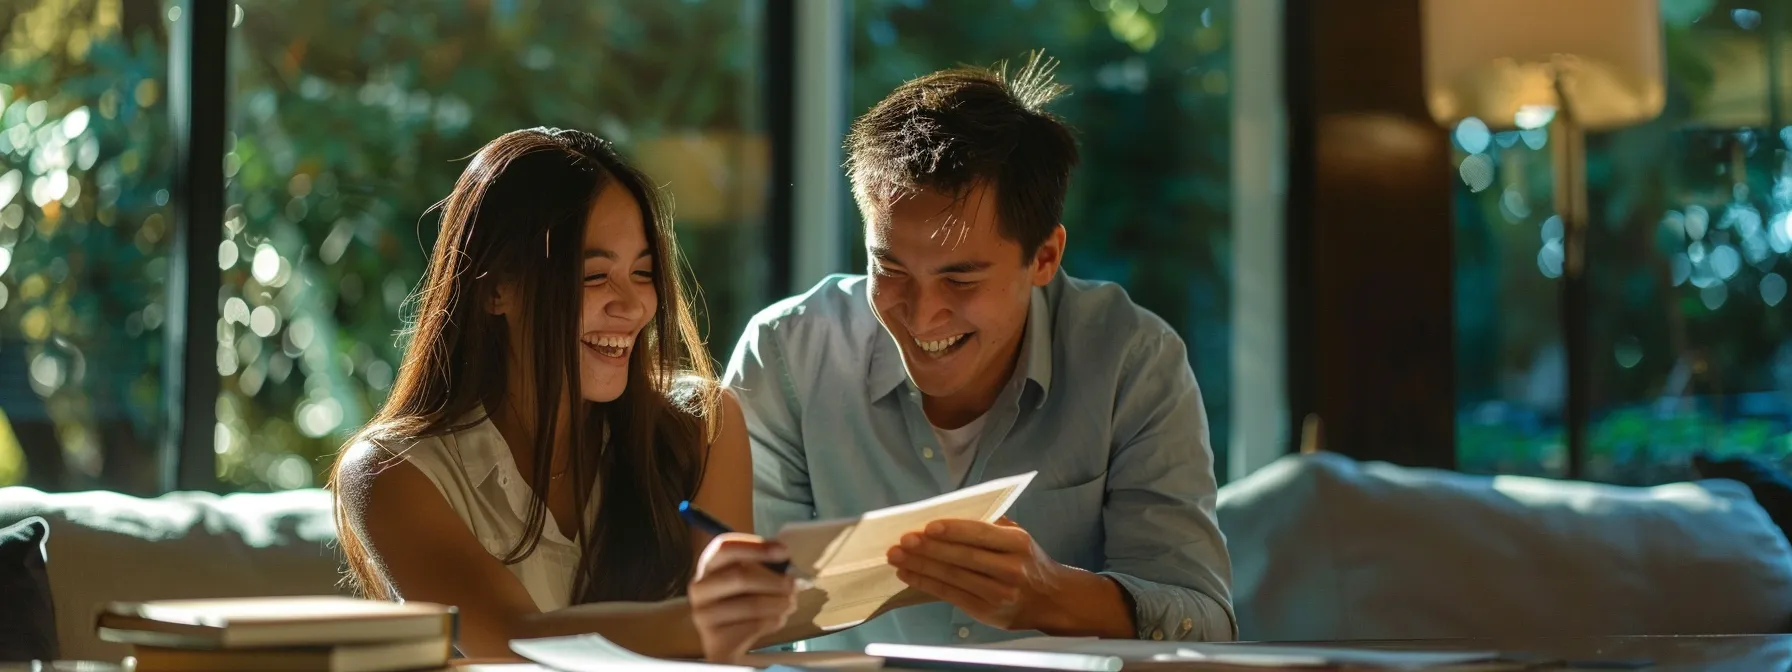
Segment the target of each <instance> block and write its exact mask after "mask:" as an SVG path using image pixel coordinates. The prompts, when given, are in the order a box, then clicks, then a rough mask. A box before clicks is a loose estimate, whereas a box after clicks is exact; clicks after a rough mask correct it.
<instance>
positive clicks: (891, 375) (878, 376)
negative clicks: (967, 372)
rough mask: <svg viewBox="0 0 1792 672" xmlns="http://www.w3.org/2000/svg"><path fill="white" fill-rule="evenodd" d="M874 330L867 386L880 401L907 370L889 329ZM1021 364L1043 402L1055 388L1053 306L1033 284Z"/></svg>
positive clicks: (1038, 403)
mask: <svg viewBox="0 0 1792 672" xmlns="http://www.w3.org/2000/svg"><path fill="white" fill-rule="evenodd" d="M873 333H874V335H873V336H872V337H871V339H872V346H871V362H870V365H869V370H868V371H867V374H868V375H866V377H865V383H866V388H865V389H866V391H868V392H870V393H871V398H872V399H873V400H877V399H882V398H884V397H886V396H888V395H889V394H890V393H891V392H895V391H896V390H897V388H900V387H902V385H903V383H905V382H907V381H908V370H907V369H905V368H903V366H902V350H901V349H900V348H898V347H897V346H896V339H895V338H894V337H892V336H890V331H889V330H888V329H885V328H883V326H882V325H879V326H878V329H877V330H876V331H875V332H873ZM1020 363H1021V366H1022V367H1024V369H1023V375H1025V376H1026V379H1027V380H1031V381H1033V384H1035V385H1038V386H1039V397H1038V400H1037V401H1036V402H1034V405H1035V407H1037V406H1038V405H1040V404H1044V403H1045V398H1046V397H1047V396H1048V395H1049V394H1050V393H1051V389H1052V309H1051V304H1050V303H1049V302H1047V300H1046V292H1045V289H1044V288H1040V287H1034V288H1033V296H1032V297H1031V298H1030V299H1029V300H1028V302H1027V331H1026V334H1025V335H1023V336H1022V337H1021V344H1020Z"/></svg>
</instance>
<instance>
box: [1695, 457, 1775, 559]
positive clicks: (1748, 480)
mask: <svg viewBox="0 0 1792 672" xmlns="http://www.w3.org/2000/svg"><path fill="white" fill-rule="evenodd" d="M1692 467H1693V470H1694V471H1696V472H1698V474H1699V478H1727V479H1730V480H1732V481H1736V482H1739V483H1741V484H1743V485H1746V486H1748V490H1749V492H1751V493H1753V494H1754V495H1755V502H1757V503H1759V504H1760V505H1761V508H1762V509H1765V510H1766V511H1767V517H1769V518H1772V519H1773V524H1774V525H1778V526H1779V528H1780V531H1781V532H1782V533H1786V534H1787V535H1788V540H1792V479H1789V478H1787V477H1786V473H1785V472H1784V471H1781V470H1780V469H1779V468H1778V467H1775V466H1773V465H1771V464H1768V463H1767V462H1766V461H1764V460H1761V459H1760V458H1757V457H1754V456H1752V455H1742V456H1737V457H1722V458H1718V457H1711V456H1709V455H1695V456H1693V458H1692Z"/></svg>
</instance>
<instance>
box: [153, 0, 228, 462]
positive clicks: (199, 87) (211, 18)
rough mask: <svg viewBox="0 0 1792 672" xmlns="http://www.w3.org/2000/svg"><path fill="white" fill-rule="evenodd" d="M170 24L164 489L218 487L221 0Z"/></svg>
mask: <svg viewBox="0 0 1792 672" xmlns="http://www.w3.org/2000/svg"><path fill="white" fill-rule="evenodd" d="M179 7H180V13H179V14H178V15H177V16H176V17H175V21H174V23H173V25H172V26H171V27H170V34H169V50H168V54H169V56H168V93H169V100H168V105H169V108H168V113H169V115H168V116H169V118H170V121H171V122H172V125H173V129H172V130H173V140H174V143H175V156H174V180H173V181H174V189H173V191H172V194H171V198H170V203H171V205H172V207H173V214H174V227H173V228H174V235H173V238H172V246H171V248H170V250H169V258H168V313H167V314H168V318H167V322H166V325H167V326H166V327H165V329H164V336H165V337H166V339H167V350H166V360H165V361H164V365H163V377H162V381H163V382H162V391H163V395H162V401H163V413H164V415H163V417H164V419H165V420H166V422H167V432H166V434H165V435H164V439H163V444H162V463H161V464H162V473H161V486H162V489H163V490H175V489H179V490H216V489H217V488H218V480H217V466H216V462H217V458H216V455H215V453H214V452H213V448H212V434H213V425H215V424H216V423H217V418H216V416H215V410H214V409H216V407H217V400H218V385H219V378H218V369H217V361H216V360H217V351H218V342H217V333H218V330H217V324H218V292H219V288H220V285H221V282H222V275H221V273H220V272H219V269H218V263H217V254H218V246H219V244H220V243H221V242H222V237H223V221H224V134H225V118H226V117H225V106H226V104H227V99H228V94H229V92H228V91H227V90H226V77H225V75H226V72H227V70H226V59H225V55H226V48H225V47H226V45H227V42H228V38H229V30H230V20H231V12H232V11H234V8H233V7H232V6H231V4H230V3H229V2H226V1H224V0H182V2H180V4H179Z"/></svg>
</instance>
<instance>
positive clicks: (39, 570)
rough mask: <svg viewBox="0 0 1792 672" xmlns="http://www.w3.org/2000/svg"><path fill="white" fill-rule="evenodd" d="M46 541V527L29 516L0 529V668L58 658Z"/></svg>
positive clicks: (54, 609) (41, 520)
mask: <svg viewBox="0 0 1792 672" xmlns="http://www.w3.org/2000/svg"><path fill="white" fill-rule="evenodd" d="M49 536H50V524H49V523H48V522H45V521H44V519H42V518H38V517H35V516H33V517H31V518H26V519H25V520H21V521H19V522H18V523H16V524H14V525H12V526H11V527H7V528H4V529H0V662H14V663H16V662H24V661H31V660H55V659H57V658H58V657H60V656H58V654H57V651H58V648H57V645H56V603H55V602H54V601H53V600H51V598H50V572H49V569H48V567H47V566H46V564H47V563H48V561H49V558H48V556H47V554H46V552H45V550H44V547H45V542H46V541H47V540H48V538H49Z"/></svg>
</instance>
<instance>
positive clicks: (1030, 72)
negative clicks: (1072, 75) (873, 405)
mask: <svg viewBox="0 0 1792 672" xmlns="http://www.w3.org/2000/svg"><path fill="white" fill-rule="evenodd" d="M994 70H995V71H996V76H997V77H998V78H1000V79H1001V80H1002V81H1004V82H1007V84H1008V90H1009V92H1011V93H1012V94H1013V95H1014V99H1015V100H1016V101H1019V102H1020V104H1021V107H1024V108H1026V109H1027V111H1028V112H1042V111H1044V109H1045V106H1046V105H1049V104H1051V102H1052V101H1054V100H1057V99H1058V97H1059V96H1062V95H1064V93H1065V92H1066V91H1069V90H1070V87H1069V86H1067V85H1065V84H1060V83H1058V82H1057V81H1056V80H1054V79H1053V75H1054V74H1055V73H1056V72H1057V70H1058V59H1055V58H1052V57H1050V56H1046V55H1045V52H1044V51H1043V50H1034V51H1032V52H1029V53H1028V54H1027V64H1026V65H1025V66H1023V67H1021V69H1020V71H1019V72H1016V73H1014V76H1013V77H1009V76H1008V62H1007V61H1003V62H1000V63H997V64H996V66H995V68H994Z"/></svg>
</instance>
